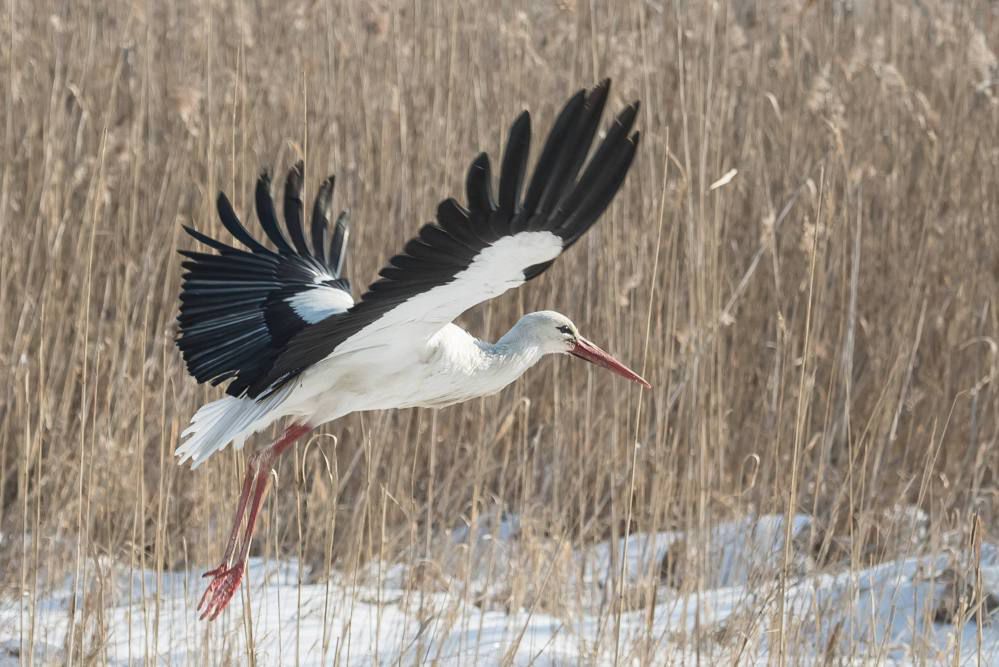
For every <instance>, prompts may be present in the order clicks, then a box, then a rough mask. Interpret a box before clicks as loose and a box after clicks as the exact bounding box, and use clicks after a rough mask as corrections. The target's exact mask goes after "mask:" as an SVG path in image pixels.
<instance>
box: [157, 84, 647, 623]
mask: <svg viewBox="0 0 999 667" xmlns="http://www.w3.org/2000/svg"><path fill="white" fill-rule="evenodd" d="M609 87H610V81H609V80H605V81H603V82H601V83H600V84H598V85H597V86H595V87H594V88H593V89H592V90H590V91H588V92H587V91H584V90H580V91H579V92H577V93H576V94H575V95H573V96H572V97H571V98H570V99H569V101H568V102H567V103H566V105H565V107H563V109H562V111H561V112H560V113H559V115H558V117H557V119H556V120H555V124H554V126H553V127H552V129H551V132H550V133H549V134H548V138H547V140H546V141H545V144H544V148H543V149H542V150H541V154H540V156H539V157H538V160H537V163H536V164H535V167H534V173H533V175H532V176H531V177H530V179H528V178H527V169H526V166H527V157H528V152H529V150H530V143H531V118H530V115H529V114H528V113H527V112H526V111H525V112H523V113H521V114H520V116H518V117H517V119H516V120H515V121H514V123H513V125H512V126H511V128H510V134H509V138H508V139H507V142H506V149H505V151H504V153H503V161H502V166H501V168H500V177H499V193H498V197H497V196H494V194H493V189H492V177H491V174H490V166H489V158H488V156H487V155H486V154H485V153H482V154H480V155H479V156H478V157H477V158H476V159H475V160H474V161H473V162H472V164H471V167H470V168H469V171H468V177H467V182H466V190H467V200H468V201H467V204H466V206H462V205H461V204H459V203H458V202H457V201H455V200H454V199H445V200H444V201H443V202H441V204H440V205H439V206H438V207H437V220H436V222H433V223H430V224H427V225H425V226H423V227H422V228H421V229H420V231H419V233H418V234H417V236H416V237H415V238H414V239H412V240H411V241H409V242H408V243H407V244H406V246H405V248H404V249H403V252H402V253H401V254H398V255H396V256H394V257H393V258H392V259H391V260H389V264H388V266H386V267H385V268H383V269H382V270H381V272H380V273H379V275H380V278H379V279H378V280H376V281H375V282H374V283H373V284H372V285H371V286H370V287H369V288H368V291H367V292H365V293H364V295H363V296H362V297H361V299H360V301H356V302H355V301H354V299H353V298H352V296H351V291H350V284H349V283H348V282H347V280H346V278H344V277H342V275H341V269H342V267H343V260H344V252H345V250H344V248H345V244H346V241H347V225H346V216H345V214H344V213H341V214H340V216H339V217H338V219H337V220H336V222H335V223H334V224H333V225H332V234H330V233H329V230H330V224H329V217H330V200H331V198H332V195H333V177H332V176H331V177H329V178H328V179H326V180H325V181H324V182H323V183H322V185H321V187H320V188H319V192H318V194H317V195H316V199H315V205H314V206H313V209H312V220H311V225H310V227H311V228H310V234H309V236H310V237H311V238H307V237H306V234H305V231H304V229H303V216H302V199H301V193H302V180H303V167H302V164H301V163H298V164H297V165H295V166H294V167H293V168H292V169H291V171H290V172H289V174H288V177H287V180H286V181H285V187H284V205H283V208H284V221H285V227H286V228H287V232H288V236H287V237H286V236H285V235H284V233H283V232H282V231H281V228H280V226H279V223H278V217H277V214H276V213H275V210H274V203H273V201H272V199H271V195H270V180H269V178H268V176H267V174H266V173H264V174H263V175H262V176H261V177H260V179H259V180H258V181H257V187H256V209H257V218H258V219H259V222H260V226H261V227H262V228H263V230H264V233H265V234H266V235H267V237H268V238H269V239H270V241H271V243H272V244H273V245H274V247H275V249H273V250H272V249H271V248H268V247H267V246H265V245H263V244H262V243H260V242H259V241H257V240H256V239H254V238H253V236H251V235H250V234H249V233H248V232H247V230H246V228H245V227H244V226H243V225H242V224H241V223H240V221H239V218H238V217H237V216H236V214H235V212H234V211H233V208H232V206H231V205H230V203H229V200H228V199H227V198H226V196H225V194H222V193H220V194H219V196H218V201H217V208H218V214H219V218H220V219H221V221H222V224H223V226H225V228H226V229H227V230H228V231H229V233H230V234H232V236H233V237H234V238H235V239H236V240H237V241H239V242H240V243H241V244H243V245H244V246H245V247H246V249H245V250H244V249H242V248H234V247H232V246H229V245H227V244H225V243H222V242H220V241H217V240H215V239H213V238H211V237H209V236H206V235H205V234H203V233H201V232H199V231H197V230H195V229H192V228H189V227H185V229H186V231H187V233H188V234H190V235H191V236H193V237H194V238H195V239H196V240H197V241H199V242H200V243H202V244H204V245H205V246H207V247H208V248H210V249H212V250H214V251H216V252H215V253H214V254H213V253H207V252H195V251H191V250H181V251H180V253H181V255H183V256H184V257H185V258H186V261H184V263H183V267H184V269H185V270H186V272H185V273H184V276H183V287H182V291H181V294H180V315H179V317H178V322H179V333H178V337H177V346H178V347H179V348H180V350H181V352H182V353H183V356H184V360H185V362H186V364H187V369H188V371H189V372H190V374H191V375H192V376H194V378H195V379H196V380H197V381H198V382H199V383H200V382H211V383H212V384H215V385H217V384H220V383H222V382H227V381H228V382H229V384H228V386H227V388H226V393H227V394H228V395H227V396H226V397H224V398H222V399H220V400H217V401H214V402H211V403H208V404H207V405H204V406H203V407H201V409H199V410H198V412H197V414H195V415H194V418H193V419H192V420H191V424H190V426H189V427H188V428H187V430H185V431H184V433H183V436H184V438H185V440H184V441H183V443H182V444H181V445H180V447H178V449H177V456H179V457H180V460H181V461H180V462H181V463H183V462H185V461H188V460H190V461H191V462H192V467H197V466H198V465H200V464H201V463H203V462H204V461H205V459H207V458H208V457H209V456H211V455H212V454H214V453H215V452H217V451H219V450H221V449H223V448H224V447H225V446H226V445H227V444H229V443H230V442H232V443H235V446H236V447H237V448H239V447H242V445H243V442H244V441H245V439H246V438H247V437H248V436H249V435H251V434H253V433H255V432H257V431H260V430H262V429H264V428H266V427H267V426H269V425H270V424H272V423H274V422H275V421H277V420H278V419H281V418H283V417H286V418H288V424H289V425H288V426H287V428H286V429H285V431H284V433H283V434H282V435H281V437H280V438H278V439H277V440H276V441H275V442H274V443H272V444H271V445H269V446H268V447H266V448H264V449H262V450H260V451H258V452H257V453H256V454H254V455H253V456H251V457H250V458H249V460H248V462H247V466H246V475H245V477H244V480H243V489H242V492H241V493H240V496H239V502H238V505H237V507H236V513H235V517H234V518H233V524H232V531H231V533H230V535H229V539H228V542H227V544H226V548H225V552H224V554H223V556H222V562H221V564H220V565H219V566H218V567H216V568H215V569H214V570H211V571H209V572H206V573H205V576H206V577H211V578H212V579H211V582H210V584H209V585H208V587H207V590H206V591H205V593H204V595H203V596H202V598H201V601H200V602H199V604H198V611H200V612H202V615H201V618H202V619H205V618H208V619H215V618H217V617H218V615H219V614H220V613H221V612H222V610H223V609H224V608H225V607H226V605H227V604H228V603H229V601H230V600H231V599H232V597H233V595H234V594H235V592H236V590H237V589H238V587H239V583H240V581H241V580H242V577H243V572H244V570H245V567H246V560H247V556H248V554H249V549H250V541H251V538H252V536H253V531H254V526H255V525H256V520H257V513H258V511H259V510H260V505H261V502H262V501H263V498H264V495H265V493H266V491H267V486H268V482H269V474H270V471H271V469H272V467H273V465H274V464H275V462H276V461H277V459H278V457H280V456H281V454H282V453H284V452H285V451H286V450H287V449H288V448H289V447H290V446H291V445H292V444H294V443H295V441H297V440H298V439H299V438H301V437H302V436H304V435H306V434H307V433H309V432H310V431H312V430H313V429H314V428H316V427H317V426H319V425H320V424H324V423H326V422H328V421H331V420H334V419H337V418H339V417H342V416H344V415H346V414H349V413H351V412H358V411H362V410H386V409H390V408H410V407H433V408H436V407H443V406H445V405H451V404H454V403H460V402H462V401H467V400H468V399H470V398H475V397H479V396H487V395H489V394H494V393H496V392H498V391H499V390H500V389H502V388H503V387H505V386H507V385H508V384H510V383H511V382H513V381H514V380H516V379H517V378H518V377H520V376H521V375H522V374H523V373H524V372H525V371H526V370H527V369H528V368H530V367H531V366H533V365H534V364H536V363H537V362H538V361H539V360H540V359H541V358H542V357H543V356H545V355H547V354H555V353H558V354H571V355H573V356H575V357H578V358H580V359H584V360H586V361H589V362H591V363H594V364H597V365H599V366H602V367H604V368H607V369H609V370H611V371H613V372H614V373H617V374H618V375H620V376H622V377H625V378H627V379H629V380H631V381H633V382H637V383H639V384H641V385H642V386H644V387H646V388H650V385H649V383H648V382H646V381H645V380H644V379H642V378H641V377H640V376H639V375H638V374H637V373H635V372H634V371H632V370H630V369H629V368H627V367H626V366H625V365H623V364H622V363H620V362H619V361H617V360H615V359H614V358H613V357H611V356H610V355H609V354H607V353H606V352H604V351H603V350H601V349H600V348H599V347H597V346H596V345H594V344H593V343H591V342H590V341H588V340H587V339H585V338H583V337H582V336H581V335H579V331H578V330H577V329H576V326H575V325H574V324H573V323H572V322H570V321H569V319H568V318H567V317H565V316H564V315H560V314H559V313H555V312H552V311H541V312H537V313H530V314H528V315H525V316H524V317H523V318H521V319H520V321H519V322H517V324H516V325H514V327H513V328H512V329H510V331H509V332H507V334H506V335H504V336H503V337H502V338H500V339H499V341H497V342H496V343H487V342H485V341H482V340H479V339H477V338H475V337H473V336H471V335H470V334H468V333H467V332H466V331H465V330H464V329H461V328H460V327H458V326H456V325H454V324H452V323H451V321H452V320H454V319H455V318H456V317H458V316H459V315H461V314H462V313H463V312H464V311H466V310H468V309H469V308H471V307H472V306H474V305H476V304H478V303H482V302H484V301H487V300H489V299H492V298H493V297H496V296H499V295H500V294H502V293H504V292H506V291H507V290H508V289H511V288H513V287H517V286H519V285H522V284H523V283H524V282H526V281H528V280H530V279H532V278H534V277H536V276H538V275H540V274H541V273H542V272H544V271H545V270H546V269H547V268H548V267H549V266H551V265H552V263H553V262H554V261H555V259H556V258H557V257H558V256H559V255H560V254H562V252H563V251H565V250H566V249H567V248H568V247H569V246H571V245H572V244H574V243H575V242H576V241H578V240H579V239H580V237H581V236H582V235H583V234H584V233H585V232H586V230H588V229H589V228H590V227H591V226H592V225H593V223H594V222H596V220H597V218H599V217H600V214H601V213H603V211H604V210H605V209H606V208H607V206H608V205H609V204H610V202H611V200H612V199H613V198H614V195H615V194H616V193H617V191H618V189H619V188H620V187H621V184H622V182H623V181H624V178H625V175H626V174H627V173H628V168H629V167H630V166H631V162H632V160H633V158H634V157H635V150H636V149H637V147H638V139H639V133H638V132H634V133H632V131H631V130H632V126H633V124H634V122H635V116H636V115H637V113H638V102H635V103H633V104H631V105H629V106H628V107H626V108H625V109H624V110H623V111H622V112H621V113H620V114H619V115H618V116H617V118H616V119H615V120H614V123H613V125H612V126H611V127H610V128H609V129H608V130H607V132H606V135H605V136H604V138H603V140H602V141H601V142H600V145H599V147H598V148H597V149H596V151H595V152H594V153H593V155H592V157H590V159H589V161H587V160H586V158H587V155H588V154H589V152H590V145H591V144H592V142H593V139H594V137H595V136H596V133H597V129H598V126H599V123H600V116H601V113H602V111H603V108H604V104H605V103H606V101H607V94H608V90H609ZM584 164H585V168H584ZM525 182H526V184H527V188H526V192H522V190H523V186H524V184H525ZM310 241H311V243H310ZM244 523H245V528H244V529H243V530H242V534H241V530H240V529H241V528H243V525H244Z"/></svg>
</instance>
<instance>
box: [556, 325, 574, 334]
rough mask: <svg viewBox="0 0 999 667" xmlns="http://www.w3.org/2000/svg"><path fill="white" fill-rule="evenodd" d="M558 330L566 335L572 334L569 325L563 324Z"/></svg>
mask: <svg viewBox="0 0 999 667" xmlns="http://www.w3.org/2000/svg"><path fill="white" fill-rule="evenodd" d="M558 330H559V331H560V332H562V333H564V334H571V333H572V329H570V328H569V325H568V324H563V325H562V326H560V327H559V328H558Z"/></svg>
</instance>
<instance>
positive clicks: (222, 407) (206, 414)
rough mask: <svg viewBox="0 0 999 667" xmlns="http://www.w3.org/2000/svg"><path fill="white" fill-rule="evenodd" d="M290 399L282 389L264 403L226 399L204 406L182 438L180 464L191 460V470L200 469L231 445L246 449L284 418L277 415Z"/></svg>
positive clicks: (178, 450) (178, 452) (179, 455)
mask: <svg viewBox="0 0 999 667" xmlns="http://www.w3.org/2000/svg"><path fill="white" fill-rule="evenodd" d="M287 395H288V391H287V389H282V390H279V391H276V392H274V393H273V394H271V395H270V396H268V397H267V398H265V399H263V400H260V401H255V400H253V399H252V398H235V397H233V396H226V397H225V398H220V399H219V400H217V401H212V402H211V403H208V404H206V405H203V406H202V407H201V409H199V410H198V412H197V413H195V415H194V417H193V418H192V419H191V424H190V426H188V427H187V428H186V429H185V430H184V432H183V433H182V434H181V437H182V438H184V439H185V440H184V442H183V443H182V444H181V445H180V447H178V448H177V451H176V452H174V454H175V455H176V456H178V457H180V461H179V463H184V462H186V461H188V460H190V461H191V468H197V467H198V466H199V465H201V464H202V463H204V461H205V460H207V459H208V457H209V456H211V455H212V454H214V453H215V452H217V451H220V450H222V449H225V446H226V445H228V444H229V443H230V442H232V443H233V444H234V446H235V447H236V449H242V448H243V443H244V442H245V441H246V438H247V437H249V436H250V435H252V434H254V433H255V432H257V431H259V430H260V429H262V428H265V427H266V426H267V425H269V424H270V423H271V422H272V421H274V419H276V418H277V417H278V416H280V415H275V414H274V412H275V410H276V409H277V407H278V406H279V405H280V404H281V403H282V402H284V399H285V398H286V397H287Z"/></svg>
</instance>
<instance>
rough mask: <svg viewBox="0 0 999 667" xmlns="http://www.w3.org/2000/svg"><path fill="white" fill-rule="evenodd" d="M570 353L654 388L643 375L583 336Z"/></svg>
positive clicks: (578, 339)
mask: <svg viewBox="0 0 999 667" xmlns="http://www.w3.org/2000/svg"><path fill="white" fill-rule="evenodd" d="M569 354H571V355H572V356H574V357H579V358H580V359H583V360H584V361H588V362H590V363H591V364H596V365H597V366H602V367H604V368H606V369H607V370H609V371H611V372H614V373H617V374H618V375H620V376H621V377H623V378H626V379H628V380H631V381H632V382H637V383H638V384H640V385H642V386H643V387H645V388H646V389H652V385H651V384H649V383H648V382H646V381H645V379H644V378H643V377H642V376H641V375H639V374H638V373H636V372H635V371H633V370H631V369H630V368H628V367H627V366H625V365H624V364H622V363H621V362H620V361H618V360H617V359H615V358H614V357H612V356H610V355H609V354H607V353H606V352H604V351H603V350H601V349H600V348H599V347H597V346H596V345H594V344H593V343H591V342H590V341H588V340H586V339H585V338H583V337H582V336H580V337H579V338H577V339H576V346H575V347H573V348H572V349H571V350H569Z"/></svg>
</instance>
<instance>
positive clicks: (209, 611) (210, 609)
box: [198, 563, 246, 621]
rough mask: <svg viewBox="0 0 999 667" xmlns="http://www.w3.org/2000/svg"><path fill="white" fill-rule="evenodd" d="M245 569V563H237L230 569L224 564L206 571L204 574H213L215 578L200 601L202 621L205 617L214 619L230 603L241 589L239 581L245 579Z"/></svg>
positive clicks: (199, 607) (210, 619) (199, 608)
mask: <svg viewBox="0 0 999 667" xmlns="http://www.w3.org/2000/svg"><path fill="white" fill-rule="evenodd" d="M245 569H246V568H245V564H244V563H236V564H235V565H233V566H232V567H230V568H228V569H226V567H225V565H224V564H223V565H219V566H218V567H217V568H215V569H214V570H210V571H208V572H205V575H204V576H206V577H207V576H209V575H211V576H213V577H214V578H213V579H212V581H211V583H210V584H208V588H206V589H205V593H204V595H202V596H201V601H200V602H198V611H200V612H201V620H202V621H203V620H205V619H208V620H209V621H214V620H215V619H216V618H218V616H219V614H221V613H222V610H223V609H225V608H226V607H227V606H228V605H229V601H230V600H232V597H233V596H234V595H235V594H236V591H237V590H239V582H241V581H242V580H243V572H244V571H245ZM206 602H207V604H206Z"/></svg>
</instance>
